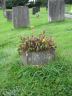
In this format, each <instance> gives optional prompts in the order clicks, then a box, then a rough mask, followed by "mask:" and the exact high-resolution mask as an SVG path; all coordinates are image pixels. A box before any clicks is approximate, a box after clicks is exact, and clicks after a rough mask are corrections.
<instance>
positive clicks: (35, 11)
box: [32, 7, 40, 15]
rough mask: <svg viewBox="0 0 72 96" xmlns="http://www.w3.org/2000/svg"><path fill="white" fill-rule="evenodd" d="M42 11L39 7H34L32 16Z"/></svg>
mask: <svg viewBox="0 0 72 96" xmlns="http://www.w3.org/2000/svg"><path fill="white" fill-rule="evenodd" d="M39 11H40V8H38V7H33V8H32V14H33V15H35V14H36V13H38V12H39Z"/></svg>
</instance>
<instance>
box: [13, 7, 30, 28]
mask: <svg viewBox="0 0 72 96" xmlns="http://www.w3.org/2000/svg"><path fill="white" fill-rule="evenodd" d="M12 9H13V26H14V28H20V27H24V26H27V27H29V26H30V21H29V11H28V7H27V6H17V7H13V8H12Z"/></svg>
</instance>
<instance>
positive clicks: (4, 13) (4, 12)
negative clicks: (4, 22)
mask: <svg viewBox="0 0 72 96" xmlns="http://www.w3.org/2000/svg"><path fill="white" fill-rule="evenodd" d="M3 15H4V17H5V18H6V10H3Z"/></svg>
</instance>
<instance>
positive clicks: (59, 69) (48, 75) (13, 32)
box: [0, 6, 72, 96]
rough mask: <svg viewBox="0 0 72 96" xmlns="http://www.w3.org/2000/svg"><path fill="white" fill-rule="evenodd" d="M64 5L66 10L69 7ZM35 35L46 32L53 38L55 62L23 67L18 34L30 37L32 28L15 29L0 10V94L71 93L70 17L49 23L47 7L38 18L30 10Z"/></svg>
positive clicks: (67, 95)
mask: <svg viewBox="0 0 72 96" xmlns="http://www.w3.org/2000/svg"><path fill="white" fill-rule="evenodd" d="M70 8H71V7H70V6H66V11H68V10H70ZM29 13H30V14H29V15H30V25H31V26H34V27H35V28H34V34H35V35H37V34H39V33H42V32H43V30H45V31H46V37H49V36H50V34H51V35H52V37H56V39H55V42H56V45H57V49H56V51H55V61H54V62H49V64H47V65H44V66H43V67H41V68H37V67H36V66H27V67H25V66H22V64H21V61H20V56H19V54H18V51H17V46H18V44H19V43H20V36H25V37H27V36H31V34H32V30H31V28H20V29H14V28H13V23H12V22H7V20H6V18H4V16H3V11H2V10H0V96H71V95H72V20H71V19H64V20H63V21H57V22H53V23H47V22H48V14H47V12H46V8H41V10H40V14H41V15H40V18H39V19H36V16H34V15H32V9H29Z"/></svg>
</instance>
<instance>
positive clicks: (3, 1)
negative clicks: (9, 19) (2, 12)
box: [1, 0, 6, 9]
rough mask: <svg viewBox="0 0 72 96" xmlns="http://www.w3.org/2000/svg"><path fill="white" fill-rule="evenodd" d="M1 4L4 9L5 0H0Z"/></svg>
mask: <svg viewBox="0 0 72 96" xmlns="http://www.w3.org/2000/svg"><path fill="white" fill-rule="evenodd" d="M1 6H2V8H3V9H6V0H1Z"/></svg>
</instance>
